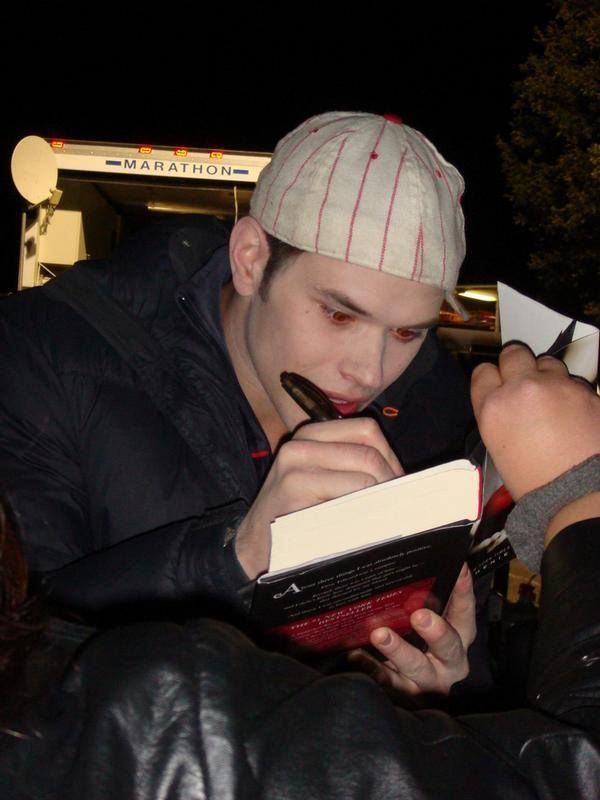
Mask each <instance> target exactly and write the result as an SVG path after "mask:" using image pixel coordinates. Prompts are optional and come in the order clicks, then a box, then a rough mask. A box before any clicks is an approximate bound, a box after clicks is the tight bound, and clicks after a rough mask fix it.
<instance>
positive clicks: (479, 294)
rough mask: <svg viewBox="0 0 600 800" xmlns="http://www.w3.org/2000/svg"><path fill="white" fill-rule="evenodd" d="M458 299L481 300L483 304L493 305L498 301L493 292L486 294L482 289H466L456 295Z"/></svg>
mask: <svg viewBox="0 0 600 800" xmlns="http://www.w3.org/2000/svg"><path fill="white" fill-rule="evenodd" d="M458 296H459V297H467V298H468V299H469V300H482V301H483V302H484V303H495V302H496V300H497V299H498V298H497V296H496V294H495V293H494V292H486V291H485V290H484V289H466V290H465V291H464V292H459V293H458Z"/></svg>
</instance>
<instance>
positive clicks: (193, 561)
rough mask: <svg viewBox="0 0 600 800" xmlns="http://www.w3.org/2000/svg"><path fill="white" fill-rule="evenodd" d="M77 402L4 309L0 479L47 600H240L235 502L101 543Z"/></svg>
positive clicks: (102, 606) (89, 607) (100, 604)
mask: <svg viewBox="0 0 600 800" xmlns="http://www.w3.org/2000/svg"><path fill="white" fill-rule="evenodd" d="M34 291H35V290H34ZM15 300H16V301H17V302H18V301H19V300H20V298H19V297H16V298H15ZM40 327H41V326H40ZM73 407H74V404H73V402H72V397H70V396H69V395H68V393H67V392H66V389H65V382H64V381H62V380H60V379H59V377H58V376H57V374H56V371H55V370H54V369H53V366H52V364H51V363H49V360H48V358H47V357H46V356H45V353H44V351H43V346H42V345H39V343H38V342H37V341H35V339H32V338H29V337H28V332H27V330H26V329H25V330H21V331H19V329H16V328H15V326H14V325H11V324H9V320H7V319H6V318H4V317H3V316H2V315H0V482H1V484H2V487H3V489H4V490H5V491H7V493H8V495H9V498H10V500H11V502H12V504H13V506H14V507H15V509H16V511H17V513H18V516H19V520H20V523H21V528H22V530H23V533H24V536H25V545H26V550H27V555H28V559H29V564H30V568H31V572H32V574H33V575H34V576H36V575H37V576H38V577H40V578H42V579H43V581H44V583H45V585H46V588H47V589H48V590H49V591H50V593H51V596H52V598H53V600H54V601H55V602H56V603H57V604H59V605H61V604H64V605H66V606H69V607H70V608H76V609H77V610H79V611H83V612H86V611H93V612H100V611H106V610H111V609H112V610H114V609H116V608H119V609H120V610H122V609H124V608H125V607H127V608H128V609H130V610H131V609H132V603H133V600H134V599H135V598H137V599H138V600H139V601H140V606H141V609H140V612H141V613H142V614H143V615H144V616H147V614H148V613H149V611H151V606H152V604H153V603H154V602H157V601H164V600H170V601H173V602H174V603H175V602H177V603H178V602H182V601H188V600H192V599H194V598H195V599H198V598H203V599H204V600H205V601H208V600H214V599H215V598H217V597H220V598H221V600H223V601H224V602H225V603H227V602H230V603H231V604H232V605H234V606H235V605H237V604H238V602H239V600H238V589H240V588H241V587H242V586H243V585H244V584H245V583H246V582H247V578H246V575H245V573H244V572H243V570H242V569H241V567H240V566H239V564H238V562H237V559H236V557H235V554H234V551H233V549H232V548H228V547H225V544H226V534H227V530H228V528H229V527H230V526H231V525H232V524H234V523H235V521H236V520H237V519H238V518H239V516H240V513H242V512H243V509H242V508H241V507H240V504H239V503H235V502H232V503H231V504H228V505H225V506H223V507H222V508H220V509H218V510H217V511H214V512H212V513H210V514H201V515H198V516H193V517H192V516H191V515H188V516H187V517H186V518H182V519H181V520H177V519H175V520H173V521H172V522H170V524H168V525H161V526H160V527H156V528H154V527H153V528H152V529H150V530H144V528H141V529H140V530H139V531H138V532H137V535H133V536H131V537H128V538H127V540H126V541H122V542H119V543H113V542H105V543H104V545H102V542H100V543H99V541H98V538H99V537H98V534H95V533H93V532H92V526H91V525H90V523H89V509H88V505H89V499H88V498H89V487H88V486H87V485H86V478H85V475H84V470H83V469H82V467H81V463H82V452H81V441H80V439H79V438H78V435H77V430H76V426H75V425H74V424H73V419H72V413H73V411H72V410H73ZM115 457H116V455H115ZM144 603H146V605H144Z"/></svg>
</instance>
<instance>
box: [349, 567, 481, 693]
mask: <svg viewBox="0 0 600 800" xmlns="http://www.w3.org/2000/svg"><path fill="white" fill-rule="evenodd" d="M410 621H411V625H412V627H413V628H414V630H415V631H416V632H417V633H418V634H419V636H421V638H422V639H423V640H424V641H425V643H426V644H427V646H428V650H427V652H426V653H423V652H421V650H419V649H418V648H416V647H414V646H413V645H411V644H409V643H408V642H407V641H406V640H405V639H403V638H402V637H401V636H398V634H397V633H394V631H392V630H391V629H390V628H377V629H376V630H374V631H373V632H372V633H371V644H372V645H373V646H374V647H376V648H377V649H378V650H379V652H380V653H381V654H382V655H383V656H385V658H386V661H385V662H384V663H381V662H379V661H376V660H375V659H374V658H371V656H369V655H368V654H367V653H365V652H364V651H362V650H358V651H355V652H354V653H352V654H351V656H350V659H351V661H352V663H353V664H354V665H356V666H357V667H359V668H361V669H363V670H364V671H365V672H368V673H369V674H370V675H371V677H373V678H374V679H375V680H376V681H377V682H378V683H381V684H383V685H387V686H391V687H392V688H394V689H396V690H399V691H401V692H404V693H405V694H409V695H418V694H423V693H429V692H436V693H437V694H448V692H449V691H450V688H451V687H452V685H453V684H454V683H456V682H457V681H460V680H462V679H463V678H466V676H467V675H468V672H469V662H468V659H467V651H468V649H469V646H470V645H471V644H472V642H473V640H474V639H475V633H476V628H475V597H474V595H473V583H472V579H471V573H470V572H469V570H468V569H467V567H466V565H465V566H464V567H463V569H462V572H461V574H460V576H459V578H458V580H457V582H456V585H455V587H454V591H453V592H452V595H451V597H450V602H449V604H448V608H447V610H446V614H445V616H444V617H440V616H439V615H438V614H435V613H434V612H433V611H429V610H427V609H424V608H423V609H420V610H419V611H415V612H414V613H413V614H412V616H411V618H410Z"/></svg>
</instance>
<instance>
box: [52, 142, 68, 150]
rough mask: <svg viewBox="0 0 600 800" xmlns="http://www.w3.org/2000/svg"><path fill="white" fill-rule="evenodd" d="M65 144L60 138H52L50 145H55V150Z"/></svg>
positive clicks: (60, 148)
mask: <svg viewBox="0 0 600 800" xmlns="http://www.w3.org/2000/svg"><path fill="white" fill-rule="evenodd" d="M64 146H65V143H64V142H63V141H61V140H60V139H52V141H51V142H50V147H53V148H54V149H55V150H62V149H63V148H64Z"/></svg>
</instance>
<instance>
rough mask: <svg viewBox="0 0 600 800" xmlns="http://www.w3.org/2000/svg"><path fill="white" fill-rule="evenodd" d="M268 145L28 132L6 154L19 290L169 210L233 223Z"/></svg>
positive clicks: (106, 249)
mask: <svg viewBox="0 0 600 800" xmlns="http://www.w3.org/2000/svg"><path fill="white" fill-rule="evenodd" d="M269 161H270V154H269V153H254V152H241V151H227V150H196V149H188V148H183V147H164V146H159V147H155V146H152V145H131V144H115V143H102V142H81V141H68V140H63V139H42V138H40V137H39V136H27V137H25V138H24V139H22V140H21V141H20V142H19V143H18V144H17V146H16V147H15V150H14V152H13V156H12V162H11V169H12V175H13V180H14V182H15V186H16V187H17V190H18V191H19V193H20V194H21V195H22V196H23V198H24V199H25V200H26V201H27V204H28V205H27V208H26V210H25V211H24V212H23V215H22V225H21V248H20V258H19V278H18V288H19V289H24V288H28V287H31V286H39V285H41V284H43V283H45V282H46V281H47V280H50V279H51V278H52V277H54V276H55V275H57V274H58V273H59V272H61V271H62V270H64V269H68V268H69V267H70V266H72V265H73V264H74V263H75V262H76V261H79V260H81V259H89V258H103V257H106V256H107V255H109V254H110V253H111V252H112V250H113V249H114V247H115V246H116V244H117V243H118V242H119V241H120V239H121V238H122V237H123V236H125V235H127V234H128V233H130V232H132V231H134V230H136V229H138V228H140V227H142V226H144V225H147V224H149V223H151V222H152V219H151V218H155V217H157V216H165V215H172V214H211V215H214V216H216V217H218V218H220V219H222V220H223V221H225V222H234V221H235V220H236V219H237V217H238V216H243V215H244V214H246V213H247V212H248V207H249V202H250V196H251V194H252V190H253V189H254V185H255V184H256V180H257V178H258V176H259V174H260V172H261V170H262V169H263V168H264V167H265V166H266V165H267V164H268V163H269Z"/></svg>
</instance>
